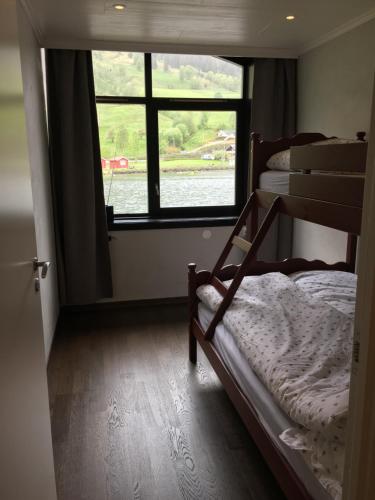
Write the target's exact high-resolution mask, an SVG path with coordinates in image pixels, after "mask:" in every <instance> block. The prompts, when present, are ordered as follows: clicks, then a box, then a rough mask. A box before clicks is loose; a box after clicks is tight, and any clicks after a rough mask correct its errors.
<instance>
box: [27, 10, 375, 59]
mask: <svg viewBox="0 0 375 500" xmlns="http://www.w3.org/2000/svg"><path fill="white" fill-rule="evenodd" d="M20 1H21V3H22V4H23V6H24V7H25V10H26V11H27V13H28V15H29V17H30V19H31V21H32V24H33V26H34V29H35V31H36V33H37V35H38V37H39V40H40V42H41V43H42V44H43V45H44V46H47V47H55V48H96V49H98V48H103V49H114V50H115V49H123V50H140V51H146V50H149V51H154V52H156V51H158V50H159V51H163V52H168V51H170V52H183V53H185V52H190V53H207V54H221V55H248V56H262V55H264V56H273V57H278V56H281V57H288V56H289V57H295V56H298V55H299V54H301V53H303V52H305V51H306V50H308V49H310V48H312V47H313V46H316V45H319V44H320V43H323V42H324V41H327V40H329V39H331V38H333V37H335V36H337V35H338V34H341V33H343V32H345V31H348V30H349V29H351V28H353V27H355V26H357V25H359V24H362V23H363V22H366V21H367V20H369V19H371V18H373V17H375V0H118V1H119V2H121V3H122V2H123V3H124V4H125V5H126V9H125V10H124V11H116V10H115V9H114V8H113V4H114V3H115V2H116V0H64V1H62V0H20ZM287 15H294V16H295V20H294V21H287V20H286V19H285V17H286V16H287Z"/></svg>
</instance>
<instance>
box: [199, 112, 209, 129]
mask: <svg viewBox="0 0 375 500" xmlns="http://www.w3.org/2000/svg"><path fill="white" fill-rule="evenodd" d="M207 125H208V114H207V113H206V111H203V112H202V114H201V119H200V122H199V125H198V128H200V129H201V130H202V129H203V130H204V129H206V128H207Z"/></svg>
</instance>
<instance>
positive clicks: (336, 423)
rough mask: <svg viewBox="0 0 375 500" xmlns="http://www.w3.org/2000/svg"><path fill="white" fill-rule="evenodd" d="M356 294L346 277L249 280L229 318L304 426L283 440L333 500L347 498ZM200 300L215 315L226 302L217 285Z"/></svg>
mask: <svg viewBox="0 0 375 500" xmlns="http://www.w3.org/2000/svg"><path fill="white" fill-rule="evenodd" d="M229 283H230V282H227V284H228V285H229ZM355 289H356V276H355V275H353V274H350V273H344V272H339V271H331V272H324V271H313V272H306V273H296V274H295V275H292V276H290V277H287V276H285V275H282V274H280V273H269V274H265V275H262V276H251V277H246V278H244V280H243V282H242V284H241V287H240V288H239V290H238V292H237V294H236V296H235V298H234V300H233V302H232V304H231V305H230V307H229V308H228V310H227V311H226V313H225V315H224V318H223V322H224V324H225V326H226V327H227V328H228V329H229V331H230V332H231V333H232V335H233V337H234V339H235V341H236V343H237V345H238V348H239V350H240V351H242V353H243V354H244V355H245V357H246V358H247V360H248V361H249V363H250V365H251V367H252V369H253V370H254V372H255V373H256V374H257V375H258V377H259V378H260V379H261V380H262V381H263V383H264V384H265V385H266V386H267V387H268V389H269V390H270V392H271V393H272V394H273V396H274V397H275V399H276V400H277V401H278V403H279V405H280V406H281V407H282V408H283V410H284V411H285V412H286V413H287V414H288V415H289V416H290V417H291V418H292V419H293V420H294V421H295V422H296V424H298V425H296V427H295V428H293V429H289V430H288V431H285V432H284V433H283V435H282V436H281V439H283V441H284V442H286V443H287V444H288V445H289V446H291V447H292V448H295V449H300V450H301V451H302V452H303V453H304V455H305V456H306V459H307V461H308V463H310V465H311V466H312V468H313V469H314V472H315V474H316V475H317V477H318V478H319V480H320V481H321V482H322V484H323V485H324V486H325V487H326V488H327V490H328V491H329V492H330V493H331V495H332V496H333V497H334V498H339V497H340V494H341V486H340V483H341V479H342V465H343V456H344V453H343V450H344V442H345V423H346V418H347V411H348V399H349V397H348V396H349V382H350V364H351V354H352V337H353V316H354V305H355ZM197 294H198V296H199V298H200V299H201V300H202V301H203V302H204V303H205V304H206V305H207V306H208V307H209V308H210V309H211V310H212V311H216V310H217V308H218V306H219V304H220V302H221V300H222V298H221V296H220V295H219V294H218V292H217V291H216V290H215V289H214V288H213V287H212V286H211V285H203V286H201V287H200V288H199V289H198V291H197ZM317 450H319V451H317Z"/></svg>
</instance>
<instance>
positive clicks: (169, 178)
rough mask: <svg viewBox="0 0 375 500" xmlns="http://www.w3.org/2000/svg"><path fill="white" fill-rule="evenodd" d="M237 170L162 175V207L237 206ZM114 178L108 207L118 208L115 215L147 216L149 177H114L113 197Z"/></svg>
mask: <svg viewBox="0 0 375 500" xmlns="http://www.w3.org/2000/svg"><path fill="white" fill-rule="evenodd" d="M234 179H235V172H234V169H233V170H224V171H220V170H216V171H211V172H184V173H170V174H165V173H163V174H162V177H161V180H160V206H161V207H162V208H168V207H202V206H223V205H233V204H234V193H235V189H234ZM110 182H111V180H110V178H105V179H104V193H105V199H106V203H107V204H108V205H113V206H114V211H115V213H118V214H121V213H122V214H136V213H138V214H139V213H147V212H148V202H147V178H146V175H136V174H131V175H129V174H125V175H119V174H117V175H114V177H113V180H112V187H111V192H110V196H109V198H108V191H109V185H110Z"/></svg>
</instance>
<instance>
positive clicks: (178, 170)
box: [102, 167, 235, 178]
mask: <svg viewBox="0 0 375 500" xmlns="http://www.w3.org/2000/svg"><path fill="white" fill-rule="evenodd" d="M224 170H227V171H228V172H232V171H234V170H235V168H228V167H215V168H212V167H211V168H210V167H208V168H194V167H191V168H161V169H160V172H161V173H163V174H168V173H178V174H181V173H185V172H186V173H195V172H222V171H224ZM134 174H147V169H142V170H125V171H116V172H115V171H113V177H117V176H118V175H134ZM102 175H103V178H111V177H112V173H108V174H107V173H105V172H103V171H102Z"/></svg>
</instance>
